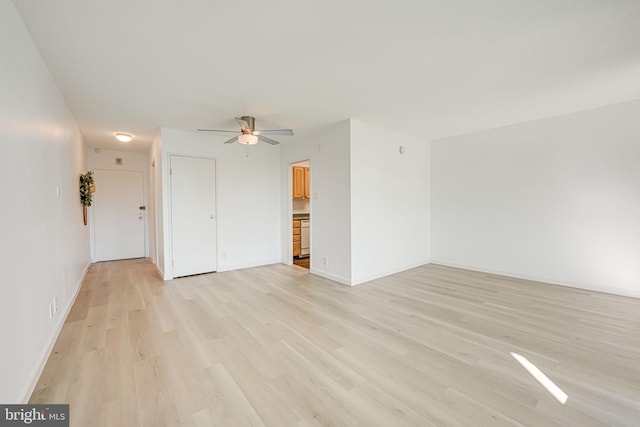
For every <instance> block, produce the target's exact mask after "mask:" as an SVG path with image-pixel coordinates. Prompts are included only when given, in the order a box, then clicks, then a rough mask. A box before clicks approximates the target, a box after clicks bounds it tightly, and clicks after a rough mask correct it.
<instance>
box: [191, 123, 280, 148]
mask: <svg viewBox="0 0 640 427" xmlns="http://www.w3.org/2000/svg"><path fill="white" fill-rule="evenodd" d="M235 119H236V122H238V124H239V125H240V132H241V134H240V135H238V136H234V137H233V138H231V139H230V140H228V141H225V142H224V143H225V144H233V143H234V142H236V141H238V142H239V143H240V144H245V145H253V144H257V143H258V140H260V141H264V142H266V143H267V144H271V145H276V144H280V142H278V141H276V140H275V139H271V138H268V137H266V136H265V135H293V130H292V129H265V130H256V128H255V124H256V119H255V117H251V116H242V117H236V118H235ZM198 131H199V132H233V133H236V132H238V131H236V130H218V129H198Z"/></svg>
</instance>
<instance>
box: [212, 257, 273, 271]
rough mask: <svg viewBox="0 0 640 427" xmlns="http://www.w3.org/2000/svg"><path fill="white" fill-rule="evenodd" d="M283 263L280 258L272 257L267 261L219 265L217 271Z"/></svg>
mask: <svg viewBox="0 0 640 427" xmlns="http://www.w3.org/2000/svg"><path fill="white" fill-rule="evenodd" d="M281 263H282V261H281V260H280V259H271V260H267V261H258V262H251V263H247V264H232V265H224V266H219V267H218V270H217V271H218V273H222V272H224V271H233V270H241V269H244V268H254V267H262V266H265V265H272V264H281Z"/></svg>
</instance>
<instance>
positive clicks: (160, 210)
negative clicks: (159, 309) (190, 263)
mask: <svg viewBox="0 0 640 427" xmlns="http://www.w3.org/2000/svg"><path fill="white" fill-rule="evenodd" d="M149 155H150V157H151V161H152V162H153V164H154V167H153V168H152V169H151V174H150V175H151V176H150V178H149V181H150V182H151V183H152V184H151V189H152V190H151V198H152V199H153V213H152V214H151V218H153V219H152V222H153V228H152V229H151V230H152V231H151V238H150V239H149V240H150V241H154V242H155V245H154V253H155V258H154V262H155V263H156V268H157V269H158V272H159V273H160V275H161V276H162V277H163V278H164V277H165V273H164V269H165V266H166V263H167V261H166V259H165V256H164V247H165V241H164V223H165V216H164V195H163V192H162V185H163V182H164V181H163V175H162V170H163V168H164V163H163V161H164V159H163V157H162V130H160V129H159V130H158V133H156V136H155V137H154V138H153V143H152V145H151V150H150V152H149ZM167 278H170V277H167Z"/></svg>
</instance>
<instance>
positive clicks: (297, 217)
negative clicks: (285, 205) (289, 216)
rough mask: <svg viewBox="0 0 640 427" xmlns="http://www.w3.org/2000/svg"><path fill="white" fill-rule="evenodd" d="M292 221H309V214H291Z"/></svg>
mask: <svg viewBox="0 0 640 427" xmlns="http://www.w3.org/2000/svg"><path fill="white" fill-rule="evenodd" d="M293 219H294V220H297V219H309V214H293Z"/></svg>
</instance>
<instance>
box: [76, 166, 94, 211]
mask: <svg viewBox="0 0 640 427" xmlns="http://www.w3.org/2000/svg"><path fill="white" fill-rule="evenodd" d="M94 191H96V190H95V185H94V184H93V171H87V172H85V173H84V174H83V175H80V203H81V204H82V206H91V202H92V196H93V192H94Z"/></svg>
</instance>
